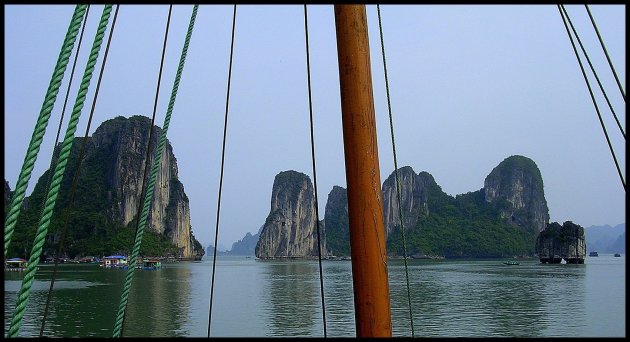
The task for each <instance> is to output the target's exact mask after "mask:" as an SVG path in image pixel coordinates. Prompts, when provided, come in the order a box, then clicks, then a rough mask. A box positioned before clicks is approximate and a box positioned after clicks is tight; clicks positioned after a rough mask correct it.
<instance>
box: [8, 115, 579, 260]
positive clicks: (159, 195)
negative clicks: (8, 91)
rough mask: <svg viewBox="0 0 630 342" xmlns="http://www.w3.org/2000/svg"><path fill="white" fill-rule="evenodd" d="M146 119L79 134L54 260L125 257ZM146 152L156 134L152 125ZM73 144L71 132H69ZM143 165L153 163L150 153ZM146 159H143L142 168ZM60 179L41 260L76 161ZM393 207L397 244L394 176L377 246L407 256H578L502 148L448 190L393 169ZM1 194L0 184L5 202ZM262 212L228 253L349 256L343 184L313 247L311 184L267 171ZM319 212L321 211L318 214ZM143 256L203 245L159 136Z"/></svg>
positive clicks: (192, 255) (26, 216)
mask: <svg viewBox="0 0 630 342" xmlns="http://www.w3.org/2000/svg"><path fill="white" fill-rule="evenodd" d="M150 124H151V123H150V120H149V118H147V117H144V116H139V115H137V116H132V117H130V118H125V117H122V116H119V117H116V118H114V119H111V120H108V121H105V122H104V123H103V124H101V126H100V127H99V128H98V129H97V130H96V131H95V132H94V134H93V135H92V136H91V137H89V138H88V141H87V145H86V153H85V158H84V161H83V163H82V166H81V174H80V178H79V182H78V185H77V191H76V194H75V199H74V203H73V204H72V205H71V206H70V210H69V211H68V212H67V214H68V217H69V225H70V226H71V227H72V229H70V230H68V232H67V234H66V235H65V236H64V237H63V239H64V255H63V256H64V257H67V258H70V259H72V258H76V257H82V256H88V255H89V256H107V255H113V254H114V255H115V254H122V255H125V254H128V253H129V251H130V249H131V247H132V245H133V241H134V240H133V239H134V229H135V219H134V218H135V216H136V215H137V213H138V206H140V205H141V202H142V199H141V198H140V190H141V189H142V179H143V167H144V164H145V158H146V149H147V140H148V131H149V130H148V127H149V125H150ZM153 130H154V131H153V133H154V134H152V137H151V142H150V143H151V144H152V146H153V147H155V145H156V142H157V137H158V136H159V132H160V131H161V129H160V128H159V127H157V126H153ZM76 139H82V138H76ZM80 145H81V144H80V143H75V144H73V150H72V153H71V158H70V162H69V165H72V166H73V165H75V164H76V162H77V159H78V155H79V147H80ZM149 158H150V160H149V162H151V161H152V159H153V155H151V156H150V157H149ZM149 165H150V164H149ZM69 170H70V171H69V172H68V174H67V175H66V176H65V177H64V178H63V181H62V184H61V194H62V195H61V196H60V197H59V201H58V203H57V206H56V208H55V210H54V213H53V217H52V221H51V225H50V229H49V232H48V236H47V237H46V242H47V243H46V245H45V248H44V252H43V254H42V258H50V257H51V256H52V255H54V253H55V248H54V247H55V246H56V244H57V243H58V242H59V239H61V238H62V237H61V234H60V232H61V228H62V227H63V224H64V221H63V216H62V215H63V214H64V212H65V211H66V208H67V207H68V196H64V195H63V194H64V193H66V194H67V192H68V191H69V189H70V186H71V182H72V178H73V177H74V172H75V168H74V167H70V168H69ZM49 172H50V170H48V171H46V172H45V173H44V174H43V175H42V176H41V177H40V178H39V180H38V182H37V184H36V186H35V189H34V190H33V192H32V194H31V195H30V196H29V197H27V198H26V200H25V201H24V205H23V210H22V211H21V214H20V218H19V220H18V222H19V227H18V229H16V230H15V235H14V237H13V242H12V244H11V246H10V250H9V254H8V255H11V256H16V257H22V258H24V257H26V256H27V255H28V252H29V251H30V248H31V246H30V244H31V243H32V242H31V240H30V239H31V238H29V237H32V236H33V234H34V232H35V230H36V224H37V222H38V219H39V213H40V212H41V205H42V203H43V196H45V187H46V185H47V181H48V178H49ZM398 177H399V180H400V189H401V199H402V200H401V203H400V206H401V208H400V212H402V229H404V230H405V234H406V246H403V241H402V238H401V236H402V234H401V218H400V216H399V215H400V214H399V209H398V200H397V198H398V197H397V194H396V181H395V175H394V173H392V174H391V175H390V176H389V177H388V178H387V179H386V180H385V181H384V182H383V184H382V202H383V209H384V210H383V213H384V223H385V228H386V236H387V253H388V255H389V256H390V257H403V256H404V255H405V248H403V247H406V253H407V254H406V255H407V256H408V257H411V258H512V257H538V258H539V259H540V261H541V262H544V263H559V262H561V261H562V260H564V261H565V262H568V263H583V262H584V258H585V254H586V243H585V233H584V229H583V228H582V227H581V226H579V225H578V224H575V223H573V222H570V221H567V222H564V223H563V224H560V223H557V222H549V210H548V208H547V201H546V199H545V194H544V187H543V178H542V175H541V173H540V170H539V169H538V167H537V166H536V163H535V162H534V161H533V160H531V159H529V158H527V157H525V156H519V155H513V156H509V157H507V158H505V160H503V161H502V162H501V163H499V165H497V166H496V167H495V168H494V169H493V170H492V171H491V172H490V174H489V175H488V176H487V177H486V178H485V181H484V183H483V184H484V186H483V188H481V189H477V190H474V191H471V192H468V193H465V194H459V195H456V196H455V197H453V196H450V195H448V194H446V193H444V192H443V191H442V189H441V187H440V186H439V185H438V184H437V183H436V182H435V179H434V178H433V176H431V174H430V173H428V172H426V171H422V172H420V173H416V171H415V170H413V169H412V168H411V167H409V166H405V167H402V168H400V169H399V170H398ZM10 194H11V189H10V187H9V184H8V183H7V182H6V181H5V208H6V206H7V205H8V199H9V197H8V196H10ZM270 204H271V207H270V210H269V214H268V216H267V218H266V220H265V221H264V223H262V222H261V227H260V229H259V230H258V233H257V234H254V235H252V234H250V233H247V235H246V236H245V237H243V239H242V240H239V241H238V242H236V243H234V245H233V246H232V250H231V251H230V252H231V253H232V254H247V255H255V256H256V257H257V258H259V259H282V258H289V259H295V258H303V259H308V258H317V257H318V251H319V250H320V248H321V251H322V257H325V258H331V259H335V258H349V257H350V232H349V225H348V205H347V196H346V189H344V188H342V187H340V186H334V187H333V188H332V189H331V190H330V191H329V193H328V198H327V201H326V206H325V212H324V213H323V218H322V219H321V221H320V222H319V229H320V233H321V246H320V247H319V248H318V238H317V227H318V222H316V220H317V219H316V215H315V196H314V190H313V185H312V182H311V179H310V178H309V177H308V176H307V175H306V174H304V173H301V172H297V171H293V170H288V171H282V172H280V173H278V174H277V176H276V177H275V180H274V182H273V185H272V187H271V203H270ZM320 216H322V215H321V213H320ZM140 253H141V254H142V255H150V256H160V257H165V256H168V257H173V258H179V259H189V260H193V259H200V258H201V257H202V256H203V255H204V249H203V247H202V246H201V244H200V243H199V242H198V241H197V239H196V238H195V236H194V235H193V231H192V227H191V224H190V207H189V200H188V197H187V196H186V193H185V191H184V185H183V184H182V183H181V182H180V181H179V179H178V165H177V161H176V158H175V155H174V154H173V149H172V147H171V145H170V143H168V142H167V144H166V148H165V150H164V152H163V156H162V158H161V165H160V169H159V173H158V175H157V184H156V186H155V192H154V196H153V200H152V202H151V210H150V213H149V218H148V224H147V229H146V232H145V234H144V238H143V243H142V249H141V251H140Z"/></svg>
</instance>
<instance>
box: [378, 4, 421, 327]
mask: <svg viewBox="0 0 630 342" xmlns="http://www.w3.org/2000/svg"><path fill="white" fill-rule="evenodd" d="M376 10H377V13H378V29H379V32H380V37H381V52H382V56H383V71H384V73H385V90H386V93H387V110H388V112H389V128H390V132H391V137H392V154H393V155H394V176H395V178H396V194H397V196H398V216H399V217H400V232H401V233H402V242H403V254H404V255H403V260H404V261H405V279H406V282H407V302H408V304H409V320H410V323H411V337H415V331H414V327H413V313H412V310H411V291H410V289H409V271H408V266H407V242H406V240H405V227H404V225H403V213H402V200H401V196H400V181H399V179H398V161H397V159H396V142H395V141H394V121H393V118H392V105H391V101H390V96H389V78H388V77H387V62H386V60H385V42H384V39H383V25H382V22H381V7H380V5H378V4H376Z"/></svg>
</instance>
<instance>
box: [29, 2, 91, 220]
mask: <svg viewBox="0 0 630 342" xmlns="http://www.w3.org/2000/svg"><path fill="white" fill-rule="evenodd" d="M89 13H90V5H88V6H87V8H86V10H85V17H84V21H83V25H82V26H81V33H80V34H79V42H78V43H77V52H76V54H75V55H74V61H73V62H72V70H71V71H70V79H69V80H68V88H67V89H66V97H65V99H64V100H63V107H62V109H61V118H60V119H59V126H57V135H56V136H55V143H54V144H53V154H52V157H51V158H50V165H49V166H48V169H49V170H50V172H49V173H48V180H47V181H46V187H45V188H44V189H45V191H46V192H48V189H49V188H50V182H51V181H52V170H54V165H55V161H56V160H57V153H58V152H59V150H58V149H57V145H58V144H59V135H61V126H63V117H64V115H65V114H66V106H67V105H68V98H69V97H70V88H71V87H72V81H73V80H74V71H75V69H76V66H77V60H78V59H79V51H81V42H83V34H84V33H85V25H86V24H87V18H88V14H89ZM45 203H46V198H45V197H44V198H42V204H41V207H42V210H43V209H44V204H45ZM40 216H41V214H40Z"/></svg>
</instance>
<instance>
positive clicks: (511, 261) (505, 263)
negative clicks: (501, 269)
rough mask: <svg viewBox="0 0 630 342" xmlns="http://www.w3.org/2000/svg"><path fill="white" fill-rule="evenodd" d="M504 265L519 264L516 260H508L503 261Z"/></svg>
mask: <svg viewBox="0 0 630 342" xmlns="http://www.w3.org/2000/svg"><path fill="white" fill-rule="evenodd" d="M503 264H504V265H520V264H519V262H518V261H514V260H508V261H504V262H503Z"/></svg>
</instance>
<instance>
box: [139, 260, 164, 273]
mask: <svg viewBox="0 0 630 342" xmlns="http://www.w3.org/2000/svg"><path fill="white" fill-rule="evenodd" d="M160 268H162V262H161V261H160V259H144V260H142V269H143V270H159V269H160Z"/></svg>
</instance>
